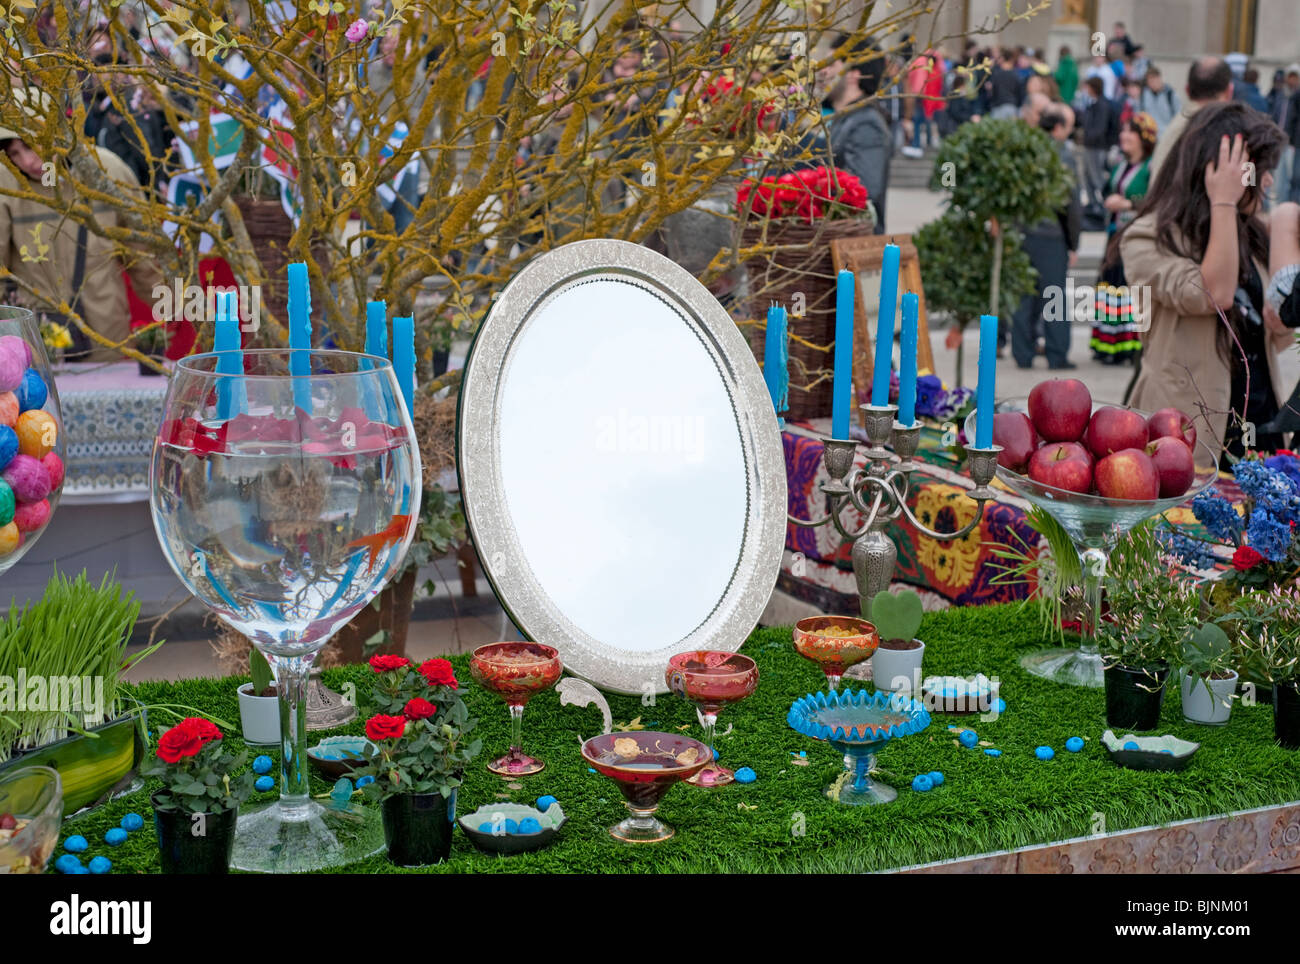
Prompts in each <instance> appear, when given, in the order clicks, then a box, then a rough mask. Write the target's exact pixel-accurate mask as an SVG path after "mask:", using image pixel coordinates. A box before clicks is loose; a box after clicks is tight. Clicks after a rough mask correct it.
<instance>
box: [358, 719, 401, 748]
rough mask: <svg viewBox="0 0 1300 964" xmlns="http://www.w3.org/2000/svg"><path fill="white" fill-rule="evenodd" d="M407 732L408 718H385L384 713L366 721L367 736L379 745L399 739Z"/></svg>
mask: <svg viewBox="0 0 1300 964" xmlns="http://www.w3.org/2000/svg"><path fill="white" fill-rule="evenodd" d="M405 732H406V717H404V716H385V715H384V714H382V713H379V714H376V715H375V716H372V717H371V718H370V719H368V720H366V736H368V737H370V739H372V740H374V741H375V742H376V743H379V742H380V741H382V740H396V739H399V738H400V737H401V736H402V734H403V733H405Z"/></svg>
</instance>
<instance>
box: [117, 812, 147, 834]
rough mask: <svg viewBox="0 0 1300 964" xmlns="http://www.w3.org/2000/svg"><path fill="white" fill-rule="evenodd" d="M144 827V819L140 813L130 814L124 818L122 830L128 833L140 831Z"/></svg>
mask: <svg viewBox="0 0 1300 964" xmlns="http://www.w3.org/2000/svg"><path fill="white" fill-rule="evenodd" d="M143 826H144V817H142V816H140V815H139V814H138V813H128V814H127V815H126V816H125V817H123V818H122V829H123V830H125V831H127V832H128V833H129V832H130V831H132V830H139V829H140V828H141V827H143Z"/></svg>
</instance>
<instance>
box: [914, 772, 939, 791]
mask: <svg viewBox="0 0 1300 964" xmlns="http://www.w3.org/2000/svg"><path fill="white" fill-rule="evenodd" d="M912 789H913V790H915V791H916V792H917V793H925V792H926V791H927V790H933V789H934V783H933V781H931V779H930V778H929V777H928V776H926V775H925V774H924V773H922V774H921V775H920V776H919V777H913V778H912Z"/></svg>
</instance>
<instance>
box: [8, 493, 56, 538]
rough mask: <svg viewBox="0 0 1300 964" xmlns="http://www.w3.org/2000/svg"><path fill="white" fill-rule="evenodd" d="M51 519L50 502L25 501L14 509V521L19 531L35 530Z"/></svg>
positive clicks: (45, 500)
mask: <svg viewBox="0 0 1300 964" xmlns="http://www.w3.org/2000/svg"><path fill="white" fill-rule="evenodd" d="M48 521H50V502H49V500H48V499H41V501H40V502H24V503H23V504H22V505H20V506H18V508H17V509H15V510H14V516H13V523H14V525H16V526H17V527H18V531H19V532H35V531H36V530H37V529H39V528H40V527H41V526H43V525H45V523H47V522H48Z"/></svg>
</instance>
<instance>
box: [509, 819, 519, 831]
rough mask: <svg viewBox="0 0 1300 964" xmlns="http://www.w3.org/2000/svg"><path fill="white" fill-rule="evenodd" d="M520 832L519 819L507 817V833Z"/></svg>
mask: <svg viewBox="0 0 1300 964" xmlns="http://www.w3.org/2000/svg"><path fill="white" fill-rule="evenodd" d="M518 832H519V821H518V820H511V819H510V818H509V817H506V833H518Z"/></svg>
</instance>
